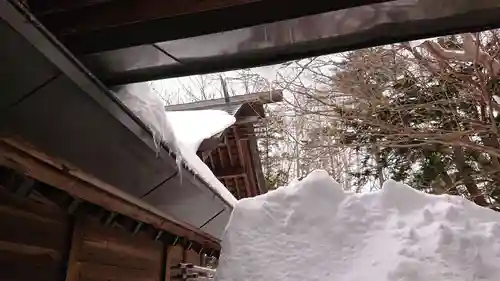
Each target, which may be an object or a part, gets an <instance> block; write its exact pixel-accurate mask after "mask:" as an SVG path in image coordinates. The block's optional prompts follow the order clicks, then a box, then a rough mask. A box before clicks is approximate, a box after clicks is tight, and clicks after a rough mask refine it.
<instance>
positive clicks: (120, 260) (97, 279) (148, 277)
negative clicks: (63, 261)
mask: <svg viewBox="0 0 500 281" xmlns="http://www.w3.org/2000/svg"><path fill="white" fill-rule="evenodd" d="M163 251H164V247H163V244H162V243H161V242H157V241H154V240H152V239H151V238H148V237H141V233H139V234H138V235H136V236H133V235H132V234H131V233H129V232H126V231H124V230H123V229H120V228H112V227H110V226H105V225H102V224H100V223H99V222H98V221H95V220H93V219H90V218H77V221H76V222H75V227H74V231H73V241H72V247H71V254H70V260H69V267H68V277H67V279H66V280H67V281H160V280H161V275H162V266H163Z"/></svg>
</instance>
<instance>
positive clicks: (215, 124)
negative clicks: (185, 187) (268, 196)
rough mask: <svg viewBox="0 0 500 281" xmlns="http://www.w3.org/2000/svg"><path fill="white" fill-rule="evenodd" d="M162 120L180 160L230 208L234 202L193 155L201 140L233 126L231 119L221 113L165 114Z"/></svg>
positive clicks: (223, 112)
mask: <svg viewBox="0 0 500 281" xmlns="http://www.w3.org/2000/svg"><path fill="white" fill-rule="evenodd" d="M166 117H167V121H168V123H169V124H170V127H171V129H172V131H173V134H174V139H175V147H176V150H177V153H178V154H179V156H180V160H181V161H184V162H185V163H186V165H187V166H188V167H189V168H191V170H192V171H193V172H194V173H195V174H196V175H198V176H199V177H200V178H202V179H203V180H204V181H206V182H207V183H208V184H209V185H210V187H212V188H213V189H214V191H215V192H217V193H218V194H219V195H220V196H221V197H223V198H224V200H225V201H226V202H228V203H229V204H231V205H232V206H234V205H235V204H236V201H237V200H236V198H235V197H234V196H233V195H232V194H231V192H229V190H227V188H226V187H225V186H224V185H223V184H222V183H221V182H220V181H219V180H218V179H217V178H216V177H215V175H214V174H213V173H212V171H211V170H210V169H209V168H208V167H207V165H205V163H203V161H202V160H201V159H200V158H199V157H198V155H196V151H198V148H199V146H200V144H201V143H202V142H203V140H204V139H207V138H210V137H212V136H214V135H216V134H218V133H220V132H222V131H224V130H225V129H226V128H228V127H229V126H231V125H232V124H234V122H235V121H236V120H235V118H234V117H233V116H231V115H229V114H228V113H227V112H225V111H221V110H193V111H171V112H166Z"/></svg>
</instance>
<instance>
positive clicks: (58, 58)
mask: <svg viewBox="0 0 500 281" xmlns="http://www.w3.org/2000/svg"><path fill="white" fill-rule="evenodd" d="M0 38H2V40H3V41H2V44H0V58H1V61H2V75H1V78H0V89H1V90H2V92H3V93H5V95H0V106H1V111H0V114H1V116H0V117H1V118H0V136H1V137H4V136H9V137H11V136H13V138H16V139H18V138H19V139H22V140H23V142H26V143H28V144H29V145H30V146H32V147H34V148H36V150H37V151H42V152H43V153H44V154H47V155H50V156H51V157H55V158H57V159H62V160H64V161H65V162H67V163H70V164H71V166H69V165H65V166H64V167H65V168H64V169H66V170H68V171H71V170H72V169H71V168H68V167H76V168H78V169H79V170H82V171H84V172H85V173H87V174H89V175H91V176H93V177H95V178H97V179H99V180H100V181H102V182H105V183H106V184H107V185H110V186H113V187H115V189H113V191H112V193H113V194H114V195H116V196H117V197H119V198H121V199H122V200H125V201H128V202H131V200H132V201H134V202H135V203H137V202H139V203H138V204H142V206H144V208H147V209H148V210H149V211H151V212H154V213H155V214H156V215H157V216H161V217H163V218H164V219H165V220H168V219H169V218H172V217H173V218H175V219H176V220H177V221H180V222H182V223H183V224H184V225H188V226H189V227H192V229H194V230H195V231H197V232H198V233H199V234H200V235H201V236H203V237H209V236H210V235H211V237H212V239H214V240H215V238H220V237H221V234H222V231H223V230H224V227H225V222H226V221H227V218H228V216H229V213H230V212H231V209H232V207H231V206H230V205H229V204H228V203H227V202H225V201H224V199H223V198H221V196H219V195H218V194H217V193H214V192H213V190H211V189H210V187H209V186H208V185H206V184H205V183H204V182H203V181H202V180H200V179H199V178H195V177H194V176H193V175H192V174H191V173H190V172H189V171H188V170H186V169H184V168H181V171H180V172H178V168H179V167H178V166H177V164H176V161H175V158H173V157H172V155H171V154H170V152H169V149H168V148H167V147H165V146H161V147H159V148H158V147H156V146H155V144H154V142H153V138H152V136H151V133H150V132H149V131H148V129H147V127H146V126H144V124H143V123H142V122H141V121H140V120H138V118H137V117H136V116H134V115H133V114H132V113H131V112H130V110H128V109H127V108H126V107H125V106H123V104H122V103H121V102H119V101H118V100H117V99H116V98H115V97H114V95H113V94H112V93H111V92H109V91H108V89H107V88H106V87H105V86H104V85H102V84H101V83H100V82H99V81H98V80H97V79H96V78H95V77H94V76H93V75H92V74H91V73H89V72H88V71H87V70H86V69H85V68H84V67H82V66H81V64H80V63H79V62H78V61H77V60H75V58H74V57H73V56H72V55H71V54H70V53H69V52H67V50H65V49H64V47H62V46H61V45H60V44H59V43H58V42H57V41H56V40H54V38H53V37H52V36H51V35H50V34H49V33H47V31H46V30H45V29H44V28H43V27H42V26H40V25H39V24H38V22H37V21H36V20H34V19H33V17H32V16H31V15H30V14H29V13H28V12H27V11H26V10H24V9H23V8H22V7H21V6H19V5H17V4H16V3H13V2H10V1H5V0H1V1H0ZM64 169H63V170H64ZM68 171H67V172H68ZM110 192H111V191H110ZM103 207H105V208H106V206H103ZM207 233H208V234H209V235H208V234H207ZM214 237H215V238H214Z"/></svg>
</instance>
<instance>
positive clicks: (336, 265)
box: [217, 171, 500, 281]
mask: <svg viewBox="0 0 500 281" xmlns="http://www.w3.org/2000/svg"><path fill="white" fill-rule="evenodd" d="M222 249H223V251H222V255H221V259H220V262H219V267H218V269H217V280H218V281H245V280H248V281H256V280H266V281H285V280H286V281H308V280H335V281H367V280H374V281H385V280H387V281H430V280H433V281H435V280H447V281H468V280H470V281H472V280H475V281H479V280H484V281H497V280H499V276H500V214H498V213H496V212H494V211H491V210H489V209H485V208H481V207H479V206H476V205H474V204H473V203H471V202H469V201H466V200H464V199H462V198H460V197H452V196H434V195H428V194H424V193H420V192H418V191H415V190H414V189H411V188H410V187H408V186H406V185H403V184H400V183H397V182H394V181H388V182H386V183H385V184H384V187H383V189H382V190H381V191H379V192H376V193H367V194H351V193H345V192H344V191H343V190H342V189H341V187H340V186H339V184H337V183H336V182H335V181H334V180H333V179H331V178H330V177H329V176H328V175H327V173H326V172H324V171H316V172H313V173H312V174H311V175H309V176H308V177H307V178H305V179H304V180H302V181H301V182H298V183H296V184H293V185H291V186H288V187H284V188H280V189H278V190H276V191H273V192H270V193H268V194H265V195H261V196H258V197H255V198H250V199H243V200H240V201H238V203H237V204H236V207H235V209H234V211H233V214H232V217H231V219H230V221H229V224H228V226H227V229H226V233H225V236H224V238H223V241H222Z"/></svg>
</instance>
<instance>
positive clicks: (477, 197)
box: [453, 146, 488, 206]
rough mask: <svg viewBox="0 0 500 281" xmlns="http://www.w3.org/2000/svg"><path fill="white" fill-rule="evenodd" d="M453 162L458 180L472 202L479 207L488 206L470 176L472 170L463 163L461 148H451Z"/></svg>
mask: <svg viewBox="0 0 500 281" xmlns="http://www.w3.org/2000/svg"><path fill="white" fill-rule="evenodd" d="M453 156H454V162H455V164H456V165H457V169H458V172H459V174H460V178H461V179H462V180H463V182H464V185H465V188H467V191H468V192H469V194H470V196H471V199H472V201H474V202H475V203H476V204H478V205H480V206H488V203H487V202H486V198H485V197H484V195H483V194H482V193H481V190H480V189H479V188H478V187H477V185H476V183H475V181H474V179H473V178H472V176H471V173H472V169H471V167H470V166H469V165H468V164H467V163H466V162H465V157H464V154H463V151H462V148H460V147H458V146H455V147H453Z"/></svg>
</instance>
